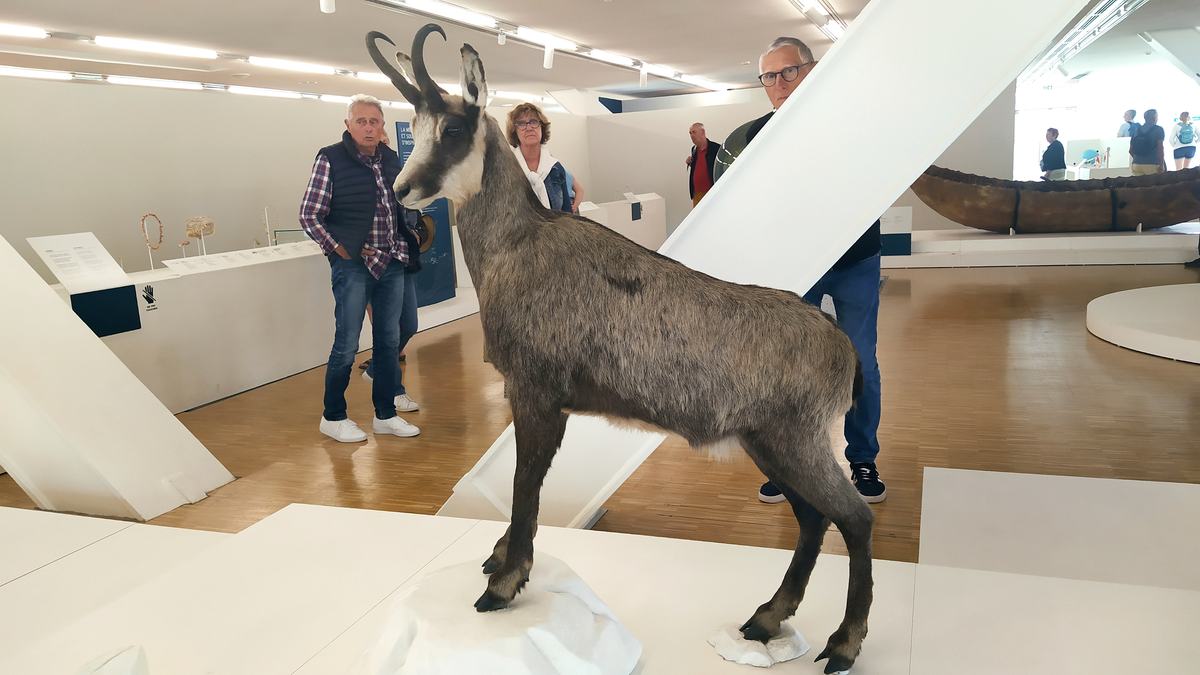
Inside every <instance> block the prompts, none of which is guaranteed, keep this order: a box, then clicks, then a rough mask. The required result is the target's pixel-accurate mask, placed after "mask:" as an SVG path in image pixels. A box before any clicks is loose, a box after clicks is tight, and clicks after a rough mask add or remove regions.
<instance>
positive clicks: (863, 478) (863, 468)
mask: <svg viewBox="0 0 1200 675" xmlns="http://www.w3.org/2000/svg"><path fill="white" fill-rule="evenodd" d="M850 480H852V481H854V487H856V488H858V494H860V495H862V498H863V500H864V501H866V502H867V503H868V504H878V503H879V502H881V501H883V500H885V499H887V486H886V485H884V484H883V481H881V480H879V470H878V469H876V468H875V462H862V463H858V462H851V463H850Z"/></svg>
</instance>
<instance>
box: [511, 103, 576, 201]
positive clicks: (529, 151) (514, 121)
mask: <svg viewBox="0 0 1200 675" xmlns="http://www.w3.org/2000/svg"><path fill="white" fill-rule="evenodd" d="M507 126H508V130H507V131H508V143H509V145H511V146H512V148H513V154H514V155H516V157H517V161H518V162H520V163H521V168H522V169H523V170H524V171H525V176H526V177H527V178H528V179H529V185H530V186H531V187H532V188H533V192H534V194H535V195H537V198H538V201H539V202H541V203H542V207H543V208H547V209H553V210H555V211H565V212H567V213H579V203H580V202H582V201H583V184H582V183H580V181H579V176H577V175H576V176H574V177H573V181H572V186H571V187H572V188H573V190H574V197H573V198H572V197H570V196H569V193H568V191H567V170H566V167H564V166H563V165H562V163H561V162H559V161H558V160H557V159H555V158H554V157H552V156H550V152H549V151H547V150H546V149H545V147H544V146H545V145H546V143H547V142H548V141H549V140H550V120H549V119H548V118H547V117H546V114H545V113H543V112H542V110H541V108H539V107H537V106H536V105H534V104H532V103H522V104H520V105H518V106H516V107H515V108H513V109H512V110H511V111H509V113H508V125H507Z"/></svg>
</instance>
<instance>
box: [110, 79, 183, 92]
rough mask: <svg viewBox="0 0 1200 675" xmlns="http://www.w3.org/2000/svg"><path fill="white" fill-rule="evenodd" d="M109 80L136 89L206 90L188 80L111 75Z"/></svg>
mask: <svg viewBox="0 0 1200 675" xmlns="http://www.w3.org/2000/svg"><path fill="white" fill-rule="evenodd" d="M107 79H108V81H109V83H111V84H127V85H131V86H134V87H160V88H163V89H191V90H193V91H195V90H199V89H203V88H204V85H202V84H200V83H199V82H188V81H186V80H159V79H155V78H152V77H126V76H124V75H109V76H108V78H107Z"/></svg>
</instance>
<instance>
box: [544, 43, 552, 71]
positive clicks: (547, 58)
mask: <svg viewBox="0 0 1200 675" xmlns="http://www.w3.org/2000/svg"><path fill="white" fill-rule="evenodd" d="M542 67H543V68H545V69H546V70H550V69H551V68H553V67H554V47H551V46H550V45H546V51H545V52H544V53H543V54H542Z"/></svg>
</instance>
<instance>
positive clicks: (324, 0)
mask: <svg viewBox="0 0 1200 675" xmlns="http://www.w3.org/2000/svg"><path fill="white" fill-rule="evenodd" d="M333 2H334V0H321V11H322V12H324V13H326V14H333V13H334V12H335V11H337V8H336V7H334V6H333Z"/></svg>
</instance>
